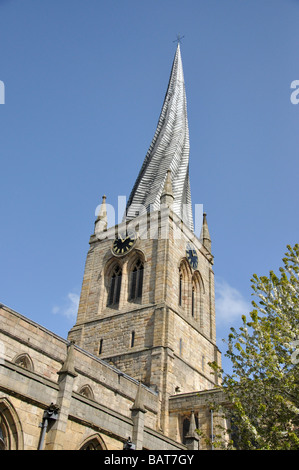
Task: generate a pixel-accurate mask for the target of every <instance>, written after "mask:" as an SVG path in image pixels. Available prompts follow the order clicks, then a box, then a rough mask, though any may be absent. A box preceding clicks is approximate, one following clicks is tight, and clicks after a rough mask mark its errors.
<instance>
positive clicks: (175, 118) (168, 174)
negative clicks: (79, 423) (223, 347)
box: [68, 44, 221, 434]
mask: <svg viewBox="0 0 299 470" xmlns="http://www.w3.org/2000/svg"><path fill="white" fill-rule="evenodd" d="M193 230H194V226H193V217H192V207H191V193H190V183H189V130H188V119H187V104H186V94H185V83H184V75H183V67H182V60H181V52H180V45H179V44H178V46H177V49H176V53H175V57H174V61H173V65H172V69H171V74H170V79H169V83H168V88H167V91H166V95H165V99H164V103H163V106H162V110H161V114H160V117H159V120H158V125H157V129H156V132H155V135H154V138H153V140H152V143H151V145H150V147H149V150H148V152H147V154H146V156H145V159H144V162H143V165H142V167H141V170H140V172H139V175H138V176H137V179H136V183H135V185H134V187H133V189H132V192H131V195H130V197H129V200H128V204H127V207H126V211H125V214H124V218H123V221H122V222H121V223H120V224H118V225H116V226H114V227H107V211H106V196H104V197H103V201H102V205H101V209H100V211H99V215H98V217H97V220H96V221H95V230H94V233H93V234H92V235H91V237H90V241H89V243H90V249H89V251H88V254H87V259H86V265H85V272H84V278H83V284H82V290H81V297H80V304H79V309H78V315H77V321H76V324H75V325H74V327H73V328H72V329H71V330H70V332H69V336H68V339H69V340H72V341H75V343H76V345H78V346H79V347H81V348H83V349H84V350H87V351H89V352H90V353H92V354H93V355H95V356H97V357H100V358H101V359H103V360H105V361H107V362H109V363H110V364H113V365H114V366H115V367H116V368H117V369H119V370H120V371H121V372H122V373H123V374H126V375H128V376H130V377H133V378H134V379H137V380H140V381H141V382H142V383H143V384H145V385H147V386H148V387H152V388H153V389H155V390H156V391H157V392H158V393H159V397H160V403H161V407H160V409H161V411H160V427H161V429H162V430H163V432H165V433H166V434H167V433H168V399H169V397H170V396H171V395H174V394H176V393H178V392H182V393H187V392H194V391H200V390H206V389H211V388H213V387H214V386H215V385H216V384H217V377H216V376H213V375H211V370H210V368H209V366H208V362H212V361H216V362H217V363H218V364H219V365H220V362H221V357H220V352H219V350H218V348H217V346H216V329H215V295H214V273H213V256H212V253H211V238H210V234H209V229H208V225H207V218H206V214H204V217H203V225H202V232H201V237H200V239H198V238H197V237H196V235H195V234H194V231H193Z"/></svg>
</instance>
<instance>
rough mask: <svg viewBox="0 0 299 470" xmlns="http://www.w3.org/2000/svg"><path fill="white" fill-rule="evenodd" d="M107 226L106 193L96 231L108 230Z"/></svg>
mask: <svg viewBox="0 0 299 470" xmlns="http://www.w3.org/2000/svg"><path fill="white" fill-rule="evenodd" d="M107 226H108V222H107V208H106V196H105V195H104V196H103V197H102V204H101V207H100V210H99V213H98V217H97V220H96V222H95V232H105V231H106V230H107Z"/></svg>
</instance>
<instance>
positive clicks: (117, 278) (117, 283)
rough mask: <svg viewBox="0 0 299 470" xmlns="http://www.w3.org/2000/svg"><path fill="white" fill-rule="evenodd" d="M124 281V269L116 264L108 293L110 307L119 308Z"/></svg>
mask: <svg viewBox="0 0 299 470" xmlns="http://www.w3.org/2000/svg"><path fill="white" fill-rule="evenodd" d="M121 280H122V269H121V267H120V266H119V264H116V265H115V266H114V267H113V269H112V272H111V275H110V284H109V292H108V300H107V306H108V307H117V306H118V304H119V299H120V289H121Z"/></svg>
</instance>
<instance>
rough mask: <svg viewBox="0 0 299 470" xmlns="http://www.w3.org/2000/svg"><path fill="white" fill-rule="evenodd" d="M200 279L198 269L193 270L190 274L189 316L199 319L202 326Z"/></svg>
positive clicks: (201, 289)
mask: <svg viewBox="0 0 299 470" xmlns="http://www.w3.org/2000/svg"><path fill="white" fill-rule="evenodd" d="M202 291H203V287H202V280H201V276H200V274H199V272H198V271H195V272H194V273H193V276H192V296H191V316H192V317H193V318H194V319H195V320H197V321H199V323H200V325H201V326H202V318H201V317H202V312H201V310H202V305H201V302H202V299H201V296H202Z"/></svg>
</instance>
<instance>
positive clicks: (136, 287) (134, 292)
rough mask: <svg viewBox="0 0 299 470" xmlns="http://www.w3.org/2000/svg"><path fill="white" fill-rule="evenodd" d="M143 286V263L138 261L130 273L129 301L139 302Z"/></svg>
mask: <svg viewBox="0 0 299 470" xmlns="http://www.w3.org/2000/svg"><path fill="white" fill-rule="evenodd" d="M142 286H143V263H142V261H141V260H140V259H138V260H137V261H136V263H135V265H134V267H133V269H132V271H131V285H130V296H129V299H130V300H133V301H134V300H136V301H137V300H141V298H142Z"/></svg>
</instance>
